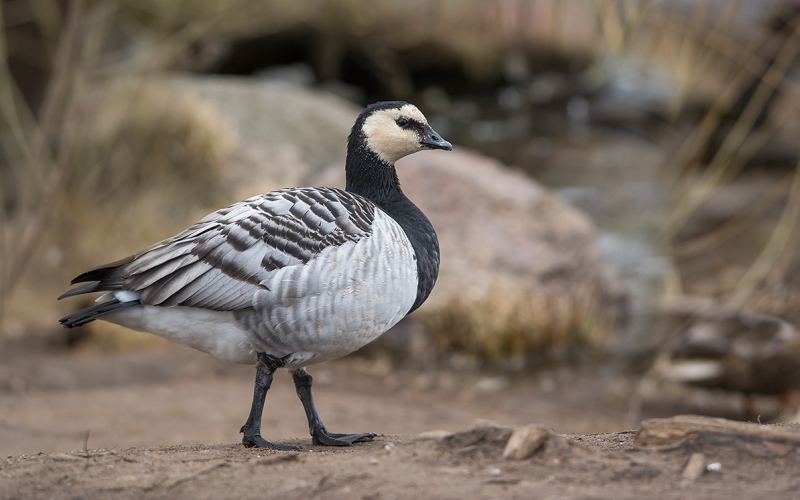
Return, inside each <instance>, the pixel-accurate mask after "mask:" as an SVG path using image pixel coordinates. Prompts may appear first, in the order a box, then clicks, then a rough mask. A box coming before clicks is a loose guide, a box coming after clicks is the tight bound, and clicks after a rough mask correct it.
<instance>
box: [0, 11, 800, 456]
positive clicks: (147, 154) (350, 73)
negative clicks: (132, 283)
mask: <svg viewBox="0 0 800 500" xmlns="http://www.w3.org/2000/svg"><path fill="white" fill-rule="evenodd" d="M0 19H2V25H3V33H2V37H0V56H2V57H0V406H5V407H6V408H10V407H13V408H15V410H14V411H13V412H10V413H6V415H5V416H2V415H0V453H2V452H3V451H9V454H10V453H11V452H15V453H21V452H24V451H31V450H33V451H35V449H36V446H38V445H36V446H34V445H31V444H21V443H22V442H23V439H22V437H23V436H28V435H29V434H33V433H35V432H36V431H37V430H38V428H39V427H45V426H49V425H52V420H49V419H59V418H60V419H66V420H69V419H70V418H72V419H73V420H81V419H82V418H84V417H83V416H81V414H80V413H79V409H80V408H78V407H83V408H86V407H91V406H92V405H94V404H101V403H96V402H94V403H93V402H92V401H93V400H91V399H81V397H83V396H81V397H78V396H76V394H77V392H76V391H82V390H84V389H87V388H89V389H91V390H98V388H103V387H112V388H114V390H115V391H119V390H120V389H119V387H128V386H137V384H153V387H155V386H157V385H158V384H159V383H161V382H164V383H166V382H171V383H174V381H175V380H178V381H182V380H186V379H187V378H196V377H200V378H203V377H206V378H208V377H212V376H214V377H222V378H224V379H225V380H228V378H230V379H231V380H235V384H236V386H237V387H238V386H242V389H243V392H242V394H244V396H243V398H244V399H245V400H246V399H247V396H246V394H247V393H248V392H249V387H248V384H249V383H250V382H249V380H250V378H251V371H249V369H248V370H246V371H237V370H238V368H226V367H222V366H221V365H217V364H213V363H215V362H212V361H211V360H209V359H208V358H207V357H204V355H195V354H193V353H191V354H189V353H186V352H184V351H178V350H175V349H173V348H171V347H168V346H166V345H164V343H163V342H161V341H160V340H158V339H155V338H154V337H151V336H147V335H143V334H137V333H132V332H127V331H122V330H121V329H117V328H115V327H113V326H111V325H107V324H104V323H101V322H97V323H92V324H90V325H88V326H87V327H85V328H83V329H76V330H70V331H65V330H62V329H61V328H60V327H58V323H57V318H59V317H60V316H62V315H64V314H66V313H68V312H70V311H72V310H74V309H77V308H79V307H82V306H86V305H88V304H87V303H78V302H79V299H73V300H70V301H66V302H67V303H59V302H57V301H56V300H55V298H56V297H57V296H58V295H59V294H60V293H61V292H63V291H64V290H65V289H66V288H67V285H68V283H69V280H70V279H71V278H73V277H74V276H76V275H77V274H79V273H80V272H82V271H84V270H85V269H87V268H90V267H94V266H96V265H99V264H102V263H105V262H110V261H113V260H117V259H119V258H121V257H124V256H125V255H129V254H131V253H133V252H134V251H136V250H139V249H140V248H143V247H145V246H147V245H149V244H152V243H154V242H156V241H158V240H160V239H163V238H165V237H168V236H171V235H173V234H175V233H176V232H178V231H179V230H181V229H183V228H184V227H186V226H187V225H189V224H191V223H193V222H194V221H196V220H197V219H199V218H200V217H202V216H203V215H205V214H206V213H208V212H209V211H212V210H215V209H217V208H219V207H221V206H225V205H228V204H230V203H233V202H235V201H238V200H240V199H243V198H244V197H247V196H251V195H254V194H258V193H261V192H265V191H268V190H271V189H275V188H279V187H284V186H291V185H308V184H312V185H321V184H325V185H334V186H342V185H343V174H342V172H341V170H342V165H343V161H344V145H345V138H346V135H347V133H348V132H349V128H350V127H351V125H352V123H353V120H354V119H355V117H356V116H357V114H358V112H359V111H360V109H361V108H362V107H363V106H364V105H365V104H368V103H370V102H374V101H376V100H390V99H402V100H407V101H410V102H413V103H415V104H416V105H417V106H418V107H419V108H420V109H421V110H422V111H423V112H424V113H425V114H426V116H427V117H428V119H429V121H430V122H431V124H432V125H433V127H434V128H435V129H436V130H437V131H438V132H439V133H441V134H442V135H443V136H444V137H445V138H447V139H448V140H450V141H451V142H453V144H454V145H455V149H456V151H454V152H453V153H452V154H444V153H440V154H435V153H434V154H427V153H425V154H419V155H414V156H413V157H409V158H407V159H404V160H403V161H402V162H401V163H400V164H399V166H398V167H399V174H400V177H401V181H402V182H403V186H404V189H405V190H406V192H407V193H408V194H409V197H411V198H412V199H413V200H414V201H415V202H418V204H419V205H420V207H421V208H423V210H424V211H425V212H426V213H427V214H428V215H429V216H430V218H431V220H432V221H433V222H434V225H435V226H436V228H437V231H438V232H439V234H440V239H441V240H442V247H443V267H442V274H441V276H440V280H439V282H438V284H437V288H436V290H435V291H434V295H433V296H432V297H431V300H430V301H429V302H428V303H427V304H426V305H425V307H423V308H422V309H420V310H419V312H417V313H415V314H414V315H413V316H412V317H410V318H408V319H407V320H405V321H404V322H402V323H401V324H400V325H398V326H397V327H396V328H395V329H393V331H391V332H390V333H388V334H387V335H386V336H384V337H383V338H382V339H381V340H379V341H378V342H376V344H375V345H372V346H369V347H368V348H366V349H365V350H364V351H365V352H362V353H359V354H357V355H356V357H355V358H354V359H349V360H346V361H345V362H343V363H350V365H348V366H347V367H342V366H343V365H341V364H340V365H337V364H334V365H333V366H334V368H331V369H330V370H333V371H332V372H330V373H332V374H333V375H331V376H330V378H332V379H335V378H337V377H336V376H337V374H339V372H337V370H345V371H347V370H356V373H357V374H360V375H363V374H364V373H369V374H371V376H372V377H373V378H375V379H376V380H379V381H380V383H381V384H385V386H383V389H381V391H382V392H386V387H389V393H392V391H395V392H394V393H393V394H398V392H397V391H401V392H402V391H403V390H406V391H407V390H411V391H412V392H414V391H416V392H415V393H414V394H416V396H419V395H420V394H429V395H430V394H434V393H436V391H444V393H448V394H450V393H456V394H460V396H459V397H460V399H459V401H460V402H461V403H462V404H464V405H467V406H466V407H467V408H471V410H472V412H471V413H470V412H469V411H465V413H468V414H470V415H472V416H473V418H477V417H478V416H483V413H482V412H483V411H484V409H485V408H486V403H485V398H486V397H487V396H486V394H492V395H493V396H492V397H494V398H500V399H502V398H507V399H508V398H510V399H508V401H507V404H506V406H503V405H502V404H498V405H496V407H495V408H494V410H493V411H495V412H501V411H502V409H506V410H507V411H506V413H500V414H493V416H494V417H495V418H498V419H511V420H513V419H526V423H527V422H529V421H531V420H532V419H538V420H544V421H547V420H548V419H551V420H552V421H554V422H570V423H567V424H563V425H567V426H568V427H569V428H570V429H573V431H574V432H578V431H595V432H599V431H601V430H608V429H620V428H625V426H631V425H635V424H636V423H637V422H638V420H640V419H641V418H643V416H647V415H650V416H652V415H663V414H670V413H679V412H687V411H691V412H695V413H707V414H713V415H722V416H728V417H730V418H737V419H743V420H746V419H751V420H752V419H756V418H761V419H762V420H774V419H782V420H791V419H793V418H797V417H796V412H797V406H796V404H795V402H794V399H793V397H792V396H793V392H796V391H797V390H798V389H800V334H798V333H797V332H796V326H797V325H798V324H800V253H798V252H797V250H796V249H797V247H798V243H799V242H800V221H798V218H799V217H800V169H799V168H798V160H799V159H800V107H799V106H798V103H800V95H799V92H800V80H799V79H798V78H799V74H798V69H799V68H800V62H799V61H798V51H800V43H798V37H800V31H798V27H800V24H799V23H800V2H797V1H793V0H771V1H767V0H738V1H737V0H731V1H727V0H662V1H657V0H651V1H648V0H605V1H603V0H598V1H596V2H586V1H583V0H561V1H555V0H549V1H548V0H506V1H480V0H438V1H433V0H402V1H401V0H394V1H392V0H379V1H369V2H367V1H359V0H327V1H326V0H291V1H290V0H226V1H221V0H175V1H150V0H137V1H128V0H118V1H116V2H97V1H91V0H85V1H81V0H72V1H57V0H3V1H2V3H0ZM417 157H418V158H417ZM165 353H167V354H165ZM359 363H360V364H359ZM165 365H167V366H165ZM353 366H357V367H358V368H353ZM126 367H127V368H126ZM320 369H322V367H320ZM324 373H328V372H323V374H324ZM346 373H350V372H349V371H347V372H346ZM419 373H427V374H428V375H419ZM376 374H377V375H376ZM454 374H455V375H454ZM598 374H599V375H600V376H598ZM360 375H358V376H360ZM226 377H227V378H226ZM323 379H324V377H323ZM323 383H324V382H323ZM331 384H332V382H331ZM387 384H388V385H387ZM232 385H233V383H232ZM466 386H469V387H468V389H469V390H467V389H465V387H466ZM159 387H160V386H159ZM409 388H410V389H409ZM162 389H163V388H161V389H159V390H162ZM163 390H166V389H163ZM220 390H221V391H223V390H224V388H222V387H221V388H220ZM237 390H239V389H237ZM363 390H365V391H367V392H369V391H370V390H371V389H369V388H367V389H363ZM376 390H377V389H376ZM70 391H72V392H70ZM465 391H466V392H465ZM515 391H517V392H515ZM518 391H534V392H533V393H530V394H529V393H528V392H525V393H524V395H523V393H520V392H518ZM379 392H380V391H379ZM170 394H171V393H170ZM57 395H58V396H57ZM173 396H174V395H173ZM795 396H796V394H795ZM57 397H64V398H65V399H63V400H58V401H59V403H58V405H60V411H61V412H62V413H61V414H60V416H58V415H55V414H54V413H53V411H54V410H53V408H52V406H51V405H53V404H55V403H52V401H54V399H53V398H57ZM86 397H89V396H86ZM420 397H421V396H420ZM3 398H6V404H5V405H2V404H1V403H2V401H3ZM142 398H143V399H142V400H141V401H140V400H138V399H137V400H136V401H137V403H136V404H137V405H139V403H141V405H144V406H146V405H147V404H149V403H148V401H151V400H152V395H151V396H149V397H146V396H142ZM171 398H172V396H170V398H166V399H171ZM547 398H550V401H555V402H558V404H559V405H561V406H560V407H555V406H554V407H552V408H551V407H547V409H546V410H542V409H541V408H542V407H541V406H539V407H538V408H539V409H536V408H537V406H536V405H537V404H539V405H541V404H542V403H541V401H542V400H543V399H545V400H546V399H547ZM166 399H165V400H166ZM500 399H498V400H497V401H500ZM69 400H72V401H78V400H80V401H82V402H81V403H80V404H76V405H75V406H76V408H75V409H74V412H75V413H69V412H67V413H66V414H65V413H63V412H64V411H65V410H64V408H63V406H64V405H69V403H68V401H69ZM512 400H513V401H516V402H513V403H512V402H510V401H512ZM481 401H484V403H481ZM497 401H495V403H497ZM504 401H505V400H504ZM163 404H166V403H163ZM237 404H239V403H237ZM9 405H10V406H9ZM242 405H243V406H241V408H240V409H241V412H239V413H241V414H242V415H241V416H243V415H244V414H243V412H244V410H245V408H246V405H247V403H246V402H245V403H242ZM470 405H471V406H470ZM521 405H522V406H521ZM581 405H583V406H584V407H587V406H588V407H590V408H592V409H593V410H592V411H594V412H599V413H595V414H594V416H593V417H592V418H588V417H584V419H583V420H581V419H575V420H570V419H566V420H565V419H564V418H565V417H564V415H563V413H568V414H570V415H575V414H577V413H581V412H584V411H585V410H586V408H582V406H581ZM545 406H546V405H545ZM556 406H558V405H556ZM531 408H532V409H531ZM559 408H561V409H560V410H559ZM120 411H121V410H120ZM559 411H560V412H562V414H559ZM153 412H158V410H153ZM536 412H539V413H536ZM547 412H549V413H547ZM239 413H236V412H234V413H232V415H233V416H232V417H231V418H232V419H234V420H235V419H236V418H238V417H239V416H240V415H239ZM31 415H39V417H37V418H39V420H37V418H33V417H31ZM65 415H66V416H65ZM69 415H71V417H70V416H69ZM109 418H111V417H109ZM465 418H466V417H465ZM106 424H107V422H106V423H102V422H95V423H93V424H91V426H92V428H94V429H97V428H102V426H103V425H106ZM63 425H66V426H67V427H68V428H69V429H70V430H68V431H64V436H61V438H58V439H62V438H63V440H62V441H58V440H57V439H56V438H55V437H53V436H50V438H49V441H48V443H51V444H52V443H53V442H58V443H60V444H59V445H55V444H52V446H54V447H56V446H62V447H65V449H72V448H77V447H79V444H80V443H79V441H80V440H78V438H77V437H75V436H78V435H81V436H82V433H83V432H85V427H86V426H89V424H86V425H84V421H82V422H78V423H68V424H63ZM82 425H84V427H81V426H82ZM108 425H111V424H108ZM214 425H215V426H217V425H216V424H214ZM398 425H400V424H398ZM409 425H411V424H409ZM426 425H437V424H436V423H431V422H429V421H424V422H423V423H420V424H419V426H418V427H414V426H413V425H411V426H410V427H402V425H400V426H399V427H397V429H399V431H398V432H420V430H424V429H425V426H426ZM447 425H448V424H447V423H445V424H441V425H439V426H440V427H444V426H447ZM453 425H455V424H453ZM70 426H71V427H70ZM570 426H571V427H570ZM237 428H238V427H237ZM150 430H152V428H151V429H150ZM227 430H231V429H227ZM557 430H559V431H562V432H564V430H563V429H558V428H557ZM96 432H98V431H96ZM99 432H102V431H99ZM285 432H286V433H287V434H288V435H292V433H293V432H294V429H293V428H291V427H287V428H286V430H285ZM303 432H305V431H303ZM164 433H165V434H164V435H163V436H162V435H159V434H158V433H157V432H154V433H151V434H150V435H148V436H149V438H151V439H152V440H153V441H155V442H161V443H163V442H164V440H165V439H166V440H169V439H174V440H176V441H178V442H180V441H181V439H189V437H188V436H183V438H181V437H174V436H172V435H170V434H169V433H167V432H166V431H164ZM197 433H198V434H200V436H201V437H199V438H198V437H197V434H195V435H194V436H192V438H194V439H202V438H203V436H207V435H206V434H202V433H201V432H200V431H197ZM14 436H19V438H18V439H17V440H15V439H14V438H13V437H14ZM165 436H168V437H165ZM81 439H82V438H81ZM108 439H111V438H110V437H109V438H108ZM147 439H148V438H145V437H141V436H140V438H139V439H138V440H137V438H134V439H132V440H131V441H130V442H128V441H122V443H123V444H124V443H133V444H142V443H143V442H148V441H147ZM208 439H218V440H227V441H230V440H233V439H235V436H233V437H232V436H229V435H228V434H225V433H223V434H220V436H217V435H212V437H209V438H208ZM54 440H55V441H54ZM71 440H72V441H71ZM76 440H77V441H76ZM73 441H74V442H75V446H72V447H70V445H69V443H72V442H73ZM4 442H5V443H6V445H5V447H4V445H3V443H4ZM30 442H31V441H30V440H27V443H30ZM42 446H44V447H45V449H49V448H47V446H50V444H47V445H42Z"/></svg>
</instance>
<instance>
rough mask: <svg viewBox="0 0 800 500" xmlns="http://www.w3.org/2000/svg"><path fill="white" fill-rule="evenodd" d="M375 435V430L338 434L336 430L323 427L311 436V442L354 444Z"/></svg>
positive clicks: (334, 444)
mask: <svg viewBox="0 0 800 500" xmlns="http://www.w3.org/2000/svg"><path fill="white" fill-rule="evenodd" d="M375 436H376V434H375V433H374V432H365V433H363V434H337V433H335V432H328V431H327V430H326V429H324V428H323V429H322V430H318V431H317V432H315V433H314V434H313V435H312V436H311V442H312V443H314V444H319V445H322V446H352V445H353V443H360V442H362V441H369V440H371V439H372V438H374V437H375Z"/></svg>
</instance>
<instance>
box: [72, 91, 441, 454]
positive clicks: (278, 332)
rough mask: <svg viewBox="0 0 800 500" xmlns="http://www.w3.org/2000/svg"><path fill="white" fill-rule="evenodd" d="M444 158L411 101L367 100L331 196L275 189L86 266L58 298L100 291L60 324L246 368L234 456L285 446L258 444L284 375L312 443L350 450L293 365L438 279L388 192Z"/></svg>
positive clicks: (410, 219) (349, 340) (417, 234)
mask: <svg viewBox="0 0 800 500" xmlns="http://www.w3.org/2000/svg"><path fill="white" fill-rule="evenodd" d="M423 149H443V150H451V149H452V146H451V144H450V143H449V142H447V141H445V140H444V139H442V138H441V136H439V134H437V133H436V132H435V131H434V130H433V129H432V128H431V127H430V125H428V123H427V120H426V119H425V116H424V115H423V114H422V113H421V112H420V111H419V110H418V109H417V108H416V107H415V106H413V105H412V104H409V103H406V102H402V101H391V102H379V103H375V104H372V105H370V106H368V107H367V108H366V109H364V111H363V112H362V113H361V114H360V115H359V116H358V118H357V119H356V122H355V124H354V125H353V128H352V131H351V133H350V136H349V137H348V141H347V160H346V162H345V174H346V179H347V180H346V186H345V189H344V190H341V189H335V188H327V187H303V188H287V189H281V190H277V191H272V192H269V193H266V194H262V195H259V196H254V197H252V198H249V199H247V200H244V201H241V202H239V203H235V204H233V205H231V206H229V207H226V208H223V209H221V210H218V211H216V212H214V213H212V214H209V215H208V216H206V217H204V218H203V219H201V220H200V221H199V222H197V223H196V224H194V225H193V226H191V227H189V228H188V229H186V230H185V231H183V232H182V233H180V234H178V235H176V236H173V237H172V238H168V239H166V240H163V241H161V242H159V243H156V244H155V245H153V246H151V247H148V248H146V249H144V250H142V251H140V252H138V253H136V254H134V255H132V256H130V257H127V258H125V259H122V260H120V261H117V262H114V263H111V264H107V265H104V266H100V267H98V268H95V269H92V270H90V271H87V272H85V273H83V274H81V275H79V276H78V277H77V278H75V279H74V280H72V284H78V283H79V285H78V286H75V287H73V288H72V289H70V290H68V291H67V292H65V293H64V294H63V295H61V296H60V297H59V299H63V298H66V297H71V296H74V295H81V294H86V293H95V292H103V294H102V295H101V296H100V297H99V298H98V299H97V302H98V304H97V305H95V306H92V307H88V308H86V309H82V310H80V311H77V312H75V313H73V314H70V315H68V316H65V317H64V318H61V320H60V322H61V324H62V325H63V326H65V327H67V328H72V327H77V326H81V325H84V324H86V323H89V322H91V321H94V320H96V319H102V320H105V321H109V322H112V323H116V324H119V325H122V326H125V327H128V328H131V329H133V330H138V331H144V332H149V333H153V334H155V335H158V336H161V337H164V338H166V339H168V340H170V341H172V342H174V343H176V344H180V345H184V346H188V347H192V348H195V349H198V350H200V351H203V352H206V353H208V354H210V355H212V356H214V357H216V358H219V359H221V360H224V361H228V362H232V363H244V364H255V366H256V378H255V384H254V391H253V402H252V405H251V408H250V414H249V416H248V418H247V421H246V422H245V424H244V426H243V427H242V428H241V430H240V432H241V433H243V434H244V437H243V438H242V443H243V444H244V445H245V446H247V447H261V448H272V449H279V450H289V449H297V448H298V447H295V446H286V445H280V444H275V443H271V442H269V441H267V440H265V439H264V438H263V437H262V436H261V416H262V413H263V409H264V403H265V399H266V395H267V391H268V390H269V388H270V385H271V383H272V378H273V374H274V373H275V371H276V370H278V369H279V368H287V369H288V370H289V372H290V373H291V375H292V379H293V381H294V384H295V388H296V390H297V394H298V396H299V397H300V401H301V403H302V405H303V408H304V410H305V413H306V417H307V419H308V426H309V432H310V434H311V438H312V442H313V443H314V444H320V445H329V446H350V445H351V444H352V443H355V442H358V441H362V440H367V439H372V438H373V437H375V434H373V433H357V434H338V433H333V432H329V431H328V430H327V429H326V428H325V426H324V425H323V424H322V421H321V419H320V417H319V414H318V412H317V410H316V408H315V406H314V401H313V398H312V396H311V385H312V378H311V376H310V375H309V374H308V373H307V372H306V366H308V365H311V364H316V363H321V362H324V361H329V360H332V359H336V358H339V357H341V356H344V355H346V354H349V353H351V352H353V351H355V350H357V349H359V348H360V347H362V346H364V345H366V344H367V343H369V342H371V341H372V340H374V339H376V338H377V337H379V336H380V335H382V334H383V333H384V332H385V331H386V330H388V329H389V328H391V327H392V326H393V325H395V324H396V323H397V322H398V321H400V320H401V319H402V318H403V317H404V316H406V315H407V314H409V313H410V312H412V311H414V310H415V309H417V308H418V307H419V306H420V305H422V303H423V302H425V300H426V299H427V297H428V295H429V294H430V292H431V290H432V289H433V286H434V284H435V283H436V277H437V274H438V271H439V243H438V240H437V238H436V232H435V231H434V229H433V226H432V225H431V223H430V221H429V220H428V218H427V217H426V216H425V215H424V214H423V213H422V211H420V209H419V208H417V207H416V205H414V204H413V203H412V202H411V200H409V199H408V198H407V197H406V196H405V195H404V194H403V191H402V190H401V188H400V182H399V179H398V176H397V172H396V170H395V166H394V164H395V162H396V161H397V160H398V159H400V158H402V157H404V156H406V155H409V154H411V153H414V152H417V151H420V150H423Z"/></svg>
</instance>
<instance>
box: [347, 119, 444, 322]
mask: <svg viewBox="0 0 800 500" xmlns="http://www.w3.org/2000/svg"><path fill="white" fill-rule="evenodd" d="M357 125H358V124H357ZM354 129H355V127H354ZM356 130H357V129H356ZM356 130H354V131H353V133H351V134H350V137H349V139H348V144H347V161H346V162H345V176H346V183H345V189H346V190H347V191H349V192H351V193H355V194H358V195H361V196H363V197H364V198H367V199H368V200H370V201H371V202H373V203H375V205H377V206H378V207H380V208H381V209H382V210H383V211H384V212H386V213H387V214H388V215H389V216H390V217H392V218H393V219H394V220H395V221H396V222H397V223H398V224H399V225H400V227H401V228H403V231H405V233H406V236H408V239H409V241H410V242H411V246H412V247H413V248H414V253H415V254H416V257H417V274H418V285H417V298H416V300H415V301H414V305H413V306H412V307H411V309H410V310H409V311H408V312H409V313H410V312H411V311H413V310H415V309H416V308H418V307H419V306H421V305H422V303H423V302H425V299H427V298H428V295H429V294H430V293H431V290H432V289H433V285H434V283H435V282H436V277H437V276H438V274H439V241H438V239H437V238H436V232H435V231H434V229H433V225H432V224H431V223H430V221H429V220H428V218H427V217H425V214H423V213H422V211H421V210H420V209H419V208H417V206H416V205H414V203H412V202H411V200H409V199H408V198H407V197H406V195H405V194H403V190H402V189H400V180H399V179H398V178H397V171H396V170H395V167H394V165H393V164H391V163H388V162H386V161H384V160H383V159H382V158H381V157H380V156H378V154H377V153H375V152H374V151H372V150H371V149H370V148H368V147H367V145H366V138H365V137H364V136H363V134H361V133H360V132H356Z"/></svg>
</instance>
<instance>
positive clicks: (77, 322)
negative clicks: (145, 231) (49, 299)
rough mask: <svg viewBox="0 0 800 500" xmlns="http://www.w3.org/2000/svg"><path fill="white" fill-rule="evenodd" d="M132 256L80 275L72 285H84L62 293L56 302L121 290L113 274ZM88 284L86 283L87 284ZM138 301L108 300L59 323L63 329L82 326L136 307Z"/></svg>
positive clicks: (128, 261)
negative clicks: (115, 312) (86, 294)
mask: <svg viewBox="0 0 800 500" xmlns="http://www.w3.org/2000/svg"><path fill="white" fill-rule="evenodd" d="M133 259H134V256H130V257H126V258H124V259H122V260H118V261H117V262H112V263H111V264H105V265H103V266H100V267H96V268H94V269H91V270H89V271H86V272H85V273H83V274H81V275H80V276H78V277H77V278H75V279H74V280H72V284H73V285H74V284H75V283H84V284H83V285H78V286H76V287H75V288H72V289H71V290H67V291H66V292H64V293H62V294H61V296H60V297H59V298H58V300H61V299H64V298H67V297H73V296H75V295H82V294H84V293H93V292H109V291H113V290H122V279H121V278H120V277H119V276H118V275H117V273H115V271H116V270H117V269H119V268H120V267H122V266H124V265H125V264H128V263H130V262H132V261H133ZM87 282H88V283H87ZM138 304H139V301H138V300H131V301H125V302H120V301H119V300H117V299H113V300H109V301H107V302H103V303H101V304H97V305H96V306H92V307H87V308H86V309H81V310H80V311H78V312H75V313H72V314H70V315H69V316H64V317H63V318H61V319H60V320H58V321H59V323H61V324H62V325H64V327H65V328H72V327H75V326H82V325H85V324H86V323H89V322H91V321H94V320H96V319H97V318H99V317H100V316H104V315H106V314H108V313H112V312H114V311H118V310H119V309H123V308H125V307H130V306H135V305H138Z"/></svg>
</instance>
